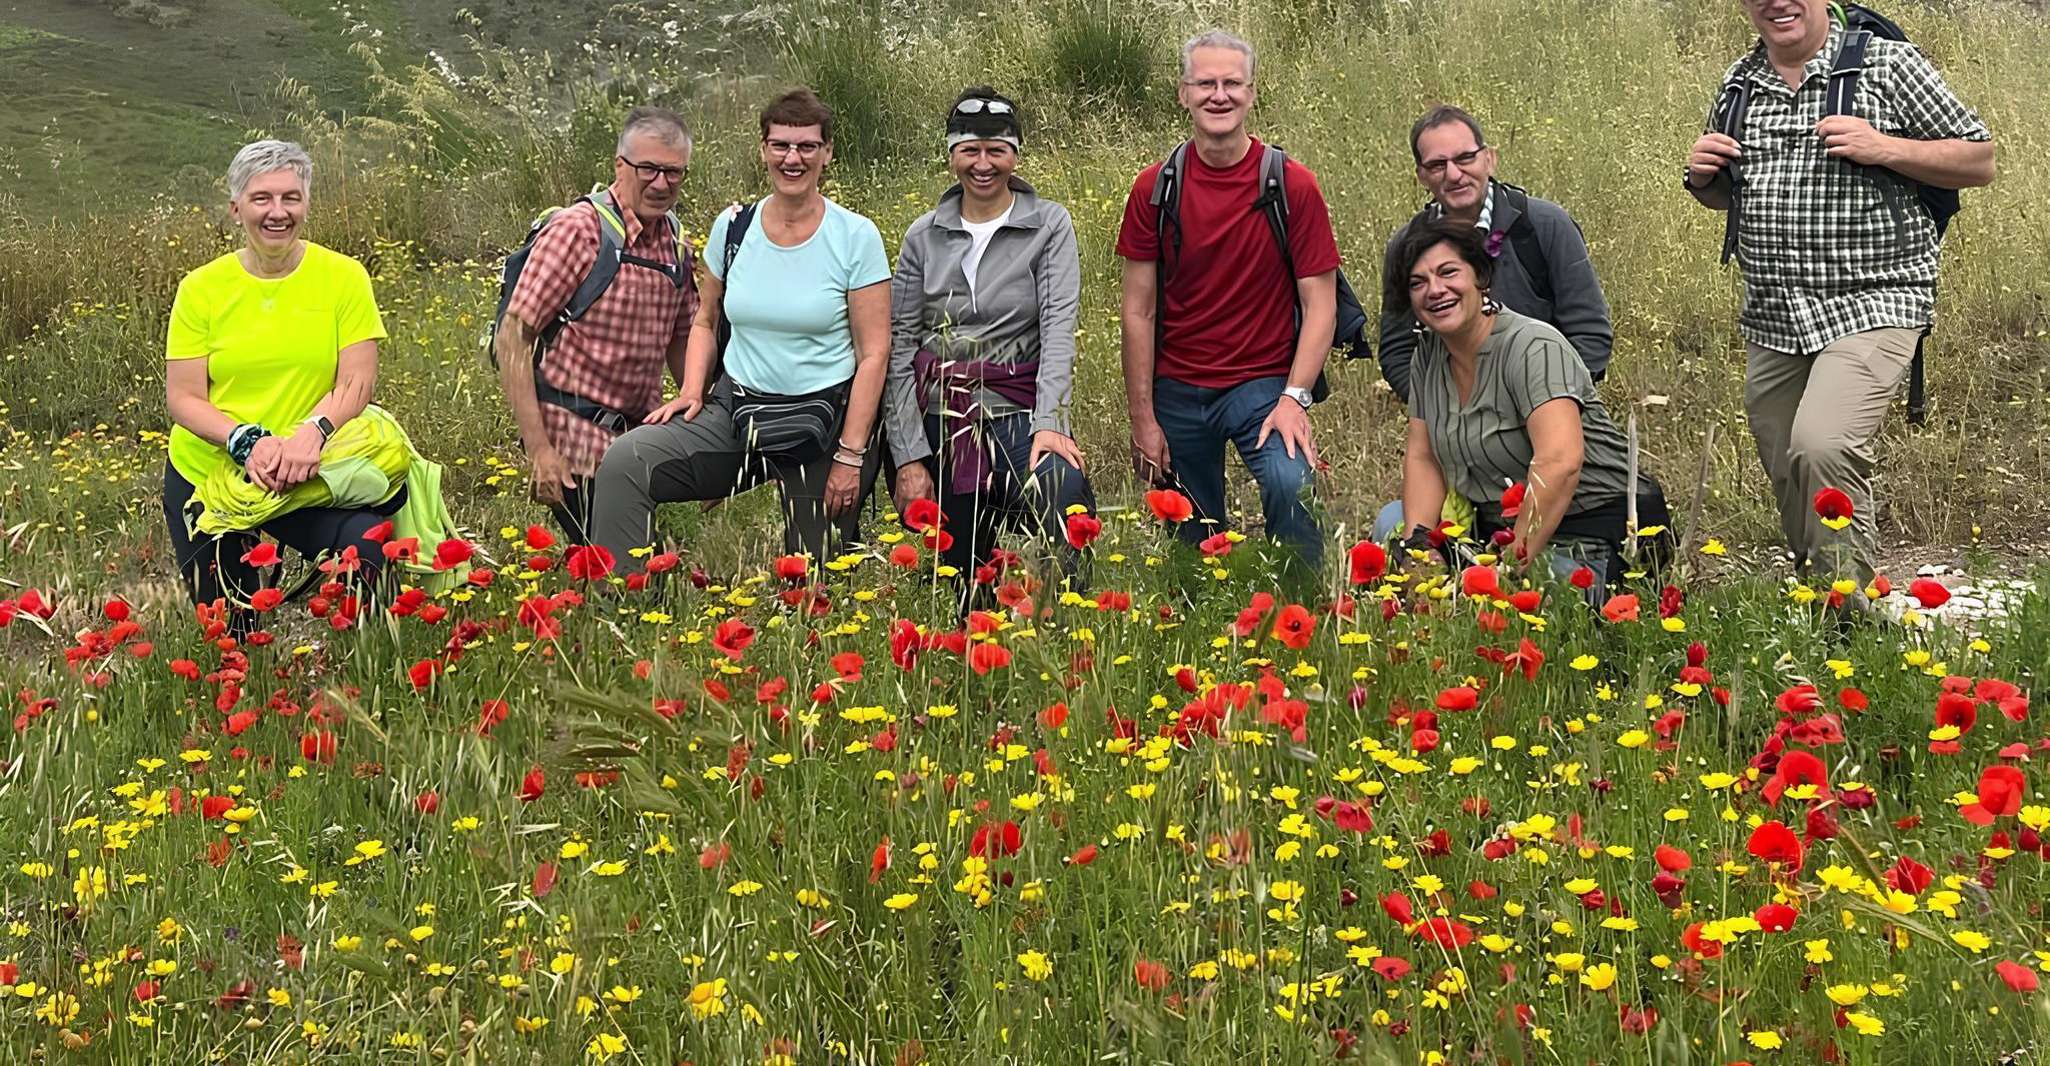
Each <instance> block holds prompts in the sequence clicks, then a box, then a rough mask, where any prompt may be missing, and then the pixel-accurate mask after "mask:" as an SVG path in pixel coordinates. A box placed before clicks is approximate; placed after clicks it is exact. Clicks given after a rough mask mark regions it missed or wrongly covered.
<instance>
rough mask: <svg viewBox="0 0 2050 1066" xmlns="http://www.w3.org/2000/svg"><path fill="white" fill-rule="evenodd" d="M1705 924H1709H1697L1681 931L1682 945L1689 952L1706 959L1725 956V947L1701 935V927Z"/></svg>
mask: <svg viewBox="0 0 2050 1066" xmlns="http://www.w3.org/2000/svg"><path fill="white" fill-rule="evenodd" d="M1705 924H1707V923H1705V922H1695V923H1694V924H1693V925H1690V926H1688V927H1687V928H1686V929H1684V930H1681V932H1680V944H1681V945H1682V946H1683V947H1685V948H1686V949H1687V950H1688V951H1691V952H1693V953H1694V954H1696V955H1699V956H1701V957H1702V958H1704V959H1719V958H1721V957H1722V954H1723V946H1722V944H1721V943H1720V942H1718V941H1714V940H1710V939H1708V938H1707V937H1704V936H1702V935H1701V927H1702V926H1703V925H1705Z"/></svg>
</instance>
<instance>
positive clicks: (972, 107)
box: [954, 97, 1011, 115]
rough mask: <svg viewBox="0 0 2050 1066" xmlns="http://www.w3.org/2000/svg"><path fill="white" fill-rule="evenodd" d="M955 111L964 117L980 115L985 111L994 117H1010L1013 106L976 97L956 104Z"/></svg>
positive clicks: (1000, 101)
mask: <svg viewBox="0 0 2050 1066" xmlns="http://www.w3.org/2000/svg"><path fill="white" fill-rule="evenodd" d="M954 110H955V111H956V112H957V113H959V114H963V115H980V114H982V113H983V112H985V111H986V112H988V113H990V114H992V115H1008V114H1010V113H1011V105H1010V104H1007V103H1005V102H1004V101H1002V100H984V99H981V98H980V97H974V98H970V99H967V100H963V101H961V102H960V103H958V104H955V105H954Z"/></svg>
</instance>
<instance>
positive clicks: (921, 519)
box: [904, 496, 946, 533]
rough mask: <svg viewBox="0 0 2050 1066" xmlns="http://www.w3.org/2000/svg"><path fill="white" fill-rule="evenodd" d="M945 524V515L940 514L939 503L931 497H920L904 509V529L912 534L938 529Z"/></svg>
mask: <svg viewBox="0 0 2050 1066" xmlns="http://www.w3.org/2000/svg"><path fill="white" fill-rule="evenodd" d="M945 522H946V515H944V514H942V513H940V505H939V502H938V501H936V500H934V499H932V498H931V497H928V496H921V497H919V498H918V499H915V500H912V501H911V506H909V507H906V508H904V528H906V529H909V530H911V531H912V532H914V533H923V532H925V531H927V530H932V529H938V528H939V527H940V526H941V525H943V524H944V523H945Z"/></svg>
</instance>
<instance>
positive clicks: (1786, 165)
mask: <svg viewBox="0 0 2050 1066" xmlns="http://www.w3.org/2000/svg"><path fill="white" fill-rule="evenodd" d="M1842 41H1843V29H1842V27H1840V26H1835V25H1832V26H1831V27H1830V31H1829V39H1828V41H1826V42H1825V43H1824V44H1823V46H1822V51H1821V52H1819V53H1818V54H1817V55H1816V56H1815V58H1813V59H1811V60H1809V61H1808V66H1807V69H1806V71H1805V73H1804V74H1803V78H1802V82H1801V86H1800V88H1799V89H1797V90H1790V89H1788V88H1787V83H1786V81H1785V80H1784V79H1782V78H1781V77H1780V75H1779V72H1778V71H1776V70H1774V69H1773V66H1772V64H1771V63H1770V62H1769V61H1768V60H1767V59H1766V55H1765V46H1764V44H1763V43H1761V44H1760V45H1759V46H1758V47H1757V48H1754V49H1753V50H1752V51H1751V53H1750V54H1748V55H1746V56H1745V57H1744V58H1743V59H1740V60H1738V61H1737V62H1736V64H1735V65H1733V66H1732V67H1731V68H1730V71H1729V73H1728V75H1726V76H1725V78H1724V84H1729V83H1730V82H1732V81H1734V80H1736V79H1739V78H1742V79H1747V80H1749V81H1750V82H1751V83H1752V85H1753V89H1752V94H1751V103H1750V106H1749V108H1748V109H1747V110H1746V112H1745V118H1744V129H1743V135H1742V136H1740V137H1739V138H1738V142H1739V143H1740V144H1742V145H1743V146H1744V158H1743V160H1742V162H1741V164H1740V166H1741V167H1742V168H1743V175H1744V189H1743V192H1742V197H1743V202H1742V210H1741V211H1740V212H1739V214H1738V224H1737V262H1738V265H1739V266H1741V267H1742V268H1743V271H1744V306H1743V311H1742V313H1741V314H1740V315H1739V317H1738V322H1737V325H1738V330H1739V332H1741V333H1742V334H1743V335H1744V339H1745V340H1748V341H1750V342H1752V343H1753V344H1757V345H1759V346H1760V347H1764V348H1769V349H1772V350H1774V351H1781V352H1796V353H1802V354H1812V353H1815V352H1818V351H1821V350H1822V349H1823V348H1825V347H1828V346H1829V345H1830V344H1831V343H1833V342H1835V341H1837V340H1839V339H1841V338H1843V337H1846V336H1849V335H1851V334H1853V333H1861V332H1864V331H1866V330H1870V329H1879V328H1882V327H1887V326H1901V327H1907V328H1911V329H1920V328H1922V327H1925V326H1927V325H1929V324H1930V322H1931V321H1932V320H1933V318H1934V313H1935V305H1936V260H1937V237H1936V226H1935V223H1934V222H1933V221H1932V220H1931V219H1930V217H1929V214H1928V212H1927V211H1926V210H1924V209H1923V208H1922V207H1921V205H1920V203H1919V202H1918V201H1917V200H1916V198H1915V186H1914V185H1913V184H1912V183H1910V182H1908V181H1907V180H1905V179H1903V178H1901V177H1900V176H1899V175H1896V174H1893V173H1892V172H1890V171H1886V170H1882V169H1879V168H1876V167H1867V166H1859V165H1857V164H1853V163H1849V162H1846V161H1843V160H1840V159H1832V158H1830V157H1829V156H1828V155H1826V154H1824V151H1823V145H1822V138H1821V137H1818V136H1816V133H1815V125H1816V123H1818V122H1820V121H1822V118H1823V112H1824V109H1825V96H1826V94H1827V92H1828V83H1829V68H1830V65H1831V64H1832V63H1833V62H1834V60H1835V59H1836V54H1837V48H1838V46H1839V45H1840V44H1841V43H1842ZM1852 113H1853V114H1855V115H1857V116H1858V117H1859V118H1863V119H1865V120H1866V121H1868V122H1870V123H1872V125H1873V127H1874V128H1876V129H1878V130H1879V132H1881V133H1884V134H1888V135H1891V136H1895V137H1907V138H1912V139H1915V140H1925V141H1931V140H1951V139H1962V140H1968V141H1986V140H1991V139H1992V136H1993V135H1992V134H1991V133H1990V132H1989V131H1988V130H1987V129H1986V124H1985V123H1983V122H1981V121H1980V120H1979V116H1978V115H1976V114H1974V113H1973V112H1972V110H1971V109H1970V108H1968V107H1966V106H1965V105H1964V104H1963V103H1961V102H1960V101H1959V100H1958V98H1957V96H1956V95H1954V94H1953V93H1952V92H1951V91H1950V88H1949V86H1947V85H1945V84H1944V82H1943V76H1942V75H1941V74H1939V73H1937V71H1936V68H1935V66H1933V65H1931V64H1930V62H1929V60H1928V59H1927V58H1926V57H1924V56H1923V55H1922V53H1921V52H1920V51H1919V50H1918V49H1916V48H1915V47H1914V46H1913V45H1910V44H1902V43H1900V42H1898V41H1886V40H1880V39H1877V38H1874V39H1873V40H1872V42H1871V44H1870V46H1869V47H1867V49H1866V51H1865V70H1864V73H1863V74H1861V75H1860V76H1859V78H1858V86H1857V98H1856V99H1855V100H1854V101H1853V106H1852ZM1708 128H1710V129H1713V128H1714V115H1713V114H1711V115H1710V118H1709V126H1708Z"/></svg>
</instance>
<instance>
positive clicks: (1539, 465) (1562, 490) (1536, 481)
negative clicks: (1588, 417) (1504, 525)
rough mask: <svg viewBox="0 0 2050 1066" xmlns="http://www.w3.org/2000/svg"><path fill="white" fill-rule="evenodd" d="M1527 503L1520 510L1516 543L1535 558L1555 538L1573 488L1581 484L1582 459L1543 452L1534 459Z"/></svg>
mask: <svg viewBox="0 0 2050 1066" xmlns="http://www.w3.org/2000/svg"><path fill="white" fill-rule="evenodd" d="M1527 477H1528V482H1527V484H1526V491H1525V493H1524V497H1523V506H1522V508H1521V509H1520V510H1518V511H1517V513H1516V543H1518V544H1519V545H1521V546H1522V547H1523V549H1524V556H1525V558H1535V557H1536V556H1537V554H1538V553H1539V552H1542V551H1543V550H1544V549H1545V545H1547V544H1550V543H1551V542H1552V535H1553V534H1554V533H1557V532H1558V531H1559V523H1560V522H1561V521H1562V520H1564V519H1565V517H1566V509H1567V508H1568V507H1571V506H1572V505H1573V492H1574V490H1575V489H1577V488H1578V487H1579V486H1580V462H1579V461H1577V460H1571V459H1560V458H1548V457H1545V456H1539V457H1537V458H1535V459H1533V460H1531V463H1530V473H1529V474H1528V475H1527Z"/></svg>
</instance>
